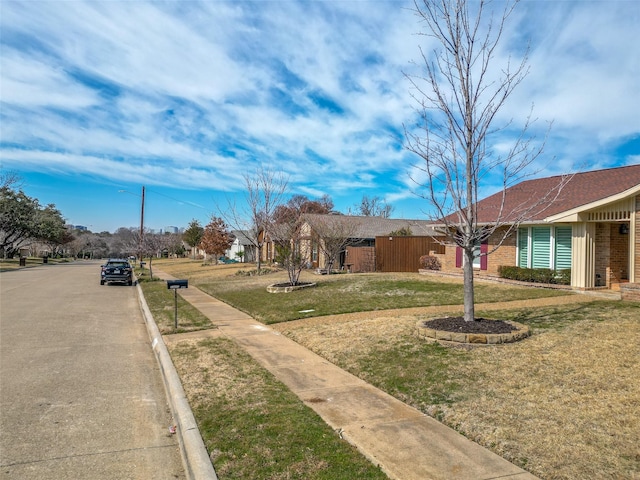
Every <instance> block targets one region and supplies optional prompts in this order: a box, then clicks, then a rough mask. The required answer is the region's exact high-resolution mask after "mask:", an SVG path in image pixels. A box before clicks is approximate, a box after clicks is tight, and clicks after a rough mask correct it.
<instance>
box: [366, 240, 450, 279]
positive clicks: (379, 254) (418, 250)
mask: <svg viewBox="0 0 640 480" xmlns="http://www.w3.org/2000/svg"><path fill="white" fill-rule="evenodd" d="M429 252H435V253H439V254H444V245H441V244H440V243H438V242H437V241H436V240H434V239H433V237H417V236H411V237H388V236H387V237H376V252H375V260H376V271H377V272H417V271H418V269H419V268H421V267H420V257H421V256H422V255H428V254H429Z"/></svg>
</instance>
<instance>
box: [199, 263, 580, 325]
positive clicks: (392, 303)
mask: <svg viewBox="0 0 640 480" xmlns="http://www.w3.org/2000/svg"><path fill="white" fill-rule="evenodd" d="M395 277H397V275H396V276H393V275H386V274H379V275H337V276H334V277H333V278H330V277H322V276H318V277H317V278H312V280H314V281H315V282H316V283H317V286H315V287H311V288H305V289H302V290H297V291H294V292H291V293H287V294H274V293H269V292H267V290H266V285H264V284H259V285H252V284H248V283H247V282H246V281H242V279H240V280H235V279H233V280H232V279H225V280H216V281H207V280H206V279H201V280H200V281H199V283H198V288H200V289H202V290H203V291H205V292H206V293H208V294H209V295H212V296H214V297H216V298H218V299H220V300H222V301H224V302H226V303H228V304H230V305H233V306H234V307H236V308H238V309H239V310H242V311H244V312H246V313H248V314H250V315H251V316H253V317H254V318H256V319H257V320H260V321H261V322H264V323H266V324H272V323H278V322H286V321H289V320H296V319H300V318H307V317H318V316H323V315H335V314H341V313H352V312H362V311H377V310H388V309H396V308H410V307H425V306H436V305H460V304H462V303H463V286H462V284H460V283H452V282H445V283H443V282H438V281H435V280H431V279H429V278H426V277H421V276H420V275H418V274H414V275H412V274H406V275H401V276H400V278H395ZM567 294H568V292H567V291H566V290H550V289H542V288H525V287H514V286H504V285H493V284H486V283H478V284H477V285H476V287H475V296H476V302H477V303H492V302H501V301H508V300H523V299H531V298H542V297H553V296H560V295H567Z"/></svg>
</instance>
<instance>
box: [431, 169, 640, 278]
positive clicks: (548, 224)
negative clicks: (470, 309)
mask: <svg viewBox="0 0 640 480" xmlns="http://www.w3.org/2000/svg"><path fill="white" fill-rule="evenodd" d="M560 179H561V178H560V177H547V178H541V179H537V180H528V181H525V182H522V183H519V184H517V185H515V186H513V187H510V188H509V189H507V190H506V192H505V193H506V195H505V198H504V200H505V202H504V205H502V200H503V196H502V192H499V193H497V194H495V195H492V196H490V197H488V198H486V199H484V200H481V201H480V202H478V204H477V207H478V223H479V225H480V226H482V225H483V224H485V225H486V224H490V223H492V222H494V221H495V220H496V217H497V215H498V212H499V211H500V209H501V208H502V211H503V212H515V211H518V210H519V211H522V209H523V208H525V207H526V205H527V203H529V204H530V203H531V202H535V201H536V199H539V198H541V197H542V196H543V195H544V194H545V193H546V192H548V191H549V190H550V189H552V188H554V187H555V186H556V185H558V182H559V181H560ZM505 218H506V220H507V222H508V220H509V217H508V215H507V216H506V217H505ZM505 228H506V227H505ZM498 233H499V232H498ZM497 241H498V235H497V234H496V235H495V236H494V237H493V238H489V239H488V240H487V242H486V243H485V244H483V245H479V246H478V252H479V253H486V252H488V251H490V250H491V249H492V247H494V246H496V242H497ZM439 256H440V258H441V263H442V265H443V268H442V269H443V271H449V272H455V271H461V269H462V257H463V256H462V252H461V249H460V248H459V247H456V246H455V245H447V246H446V250H445V253H444V254H443V255H439ZM500 265H510V266H514V265H515V266H521V267H531V268H551V269H555V270H561V269H567V268H570V269H571V285H572V286H573V287H576V288H580V289H590V288H594V287H609V288H611V287H616V286H617V285H619V284H620V283H626V282H630V283H640V165H631V166H627V167H619V168H610V169H606V170H595V171H591V172H583V173H577V174H575V175H574V176H573V177H571V178H570V180H569V181H568V183H567V184H566V185H565V186H564V187H563V188H562V190H561V191H560V193H559V195H558V197H557V198H556V199H555V200H554V201H552V202H550V203H549V204H548V206H547V207H546V208H545V209H544V211H542V212H540V213H536V214H534V215H531V216H530V218H527V219H526V220H525V221H524V222H523V223H521V224H520V227H519V228H518V229H517V231H516V232H514V233H513V234H512V235H511V236H510V237H509V238H507V240H506V241H505V242H504V243H503V244H502V246H501V247H500V248H499V249H498V250H496V251H495V252H494V253H492V254H491V255H479V256H478V258H477V263H474V267H475V268H477V271H478V273H480V274H482V273H487V274H497V271H498V267H499V266H500Z"/></svg>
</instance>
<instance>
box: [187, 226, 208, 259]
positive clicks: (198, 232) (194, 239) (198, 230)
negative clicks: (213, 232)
mask: <svg viewBox="0 0 640 480" xmlns="http://www.w3.org/2000/svg"><path fill="white" fill-rule="evenodd" d="M202 235H204V228H202V225H200V222H199V221H198V220H196V219H193V220H191V222H189V226H188V227H187V229H186V230H185V231H184V233H183V234H182V238H183V239H184V241H185V242H187V243H188V244H189V246H190V247H191V252H192V255H193V258H196V253H195V252H196V246H197V245H198V244H199V243H200V240H202Z"/></svg>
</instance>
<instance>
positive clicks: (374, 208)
mask: <svg viewBox="0 0 640 480" xmlns="http://www.w3.org/2000/svg"><path fill="white" fill-rule="evenodd" d="M355 211H356V214H358V215H362V216H363V217H382V218H389V217H391V214H392V213H393V206H392V205H389V204H388V203H387V202H385V201H384V199H382V198H380V197H378V196H373V197H369V196H367V195H363V196H362V199H361V200H360V203H357V204H356V205H355Z"/></svg>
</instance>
